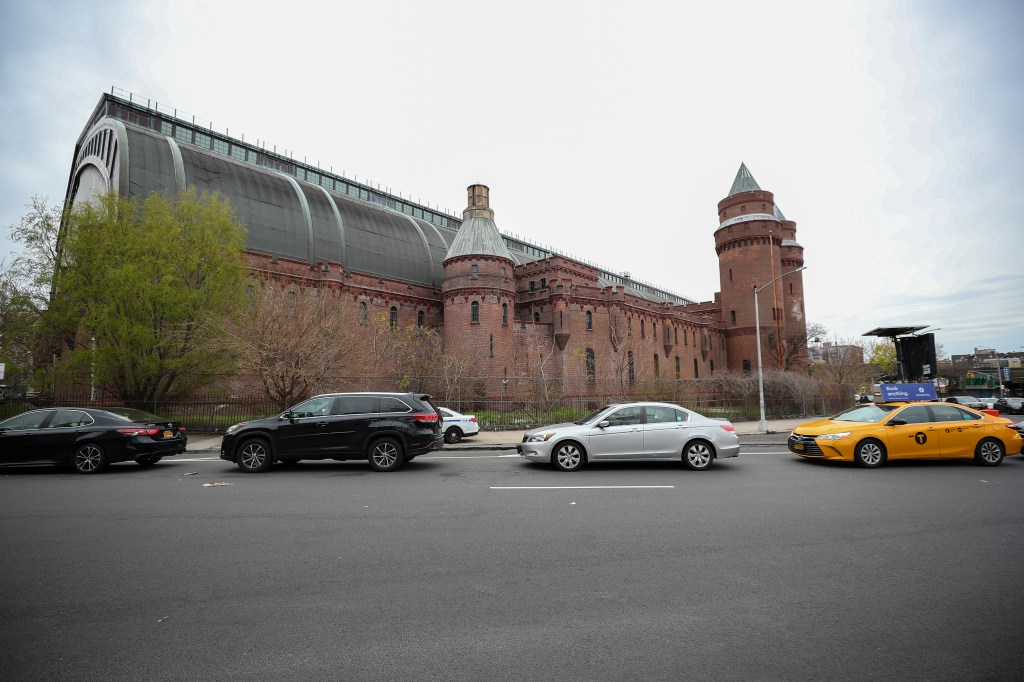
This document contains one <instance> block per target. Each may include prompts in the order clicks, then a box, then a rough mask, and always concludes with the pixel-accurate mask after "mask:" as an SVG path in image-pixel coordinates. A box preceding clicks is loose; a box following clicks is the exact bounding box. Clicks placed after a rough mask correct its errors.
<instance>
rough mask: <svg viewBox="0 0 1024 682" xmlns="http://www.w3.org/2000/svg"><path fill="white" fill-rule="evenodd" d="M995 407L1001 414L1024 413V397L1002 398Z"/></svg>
mask: <svg viewBox="0 0 1024 682" xmlns="http://www.w3.org/2000/svg"><path fill="white" fill-rule="evenodd" d="M993 407H995V408H996V409H997V410H999V414H1024V398H1000V399H999V400H997V401H996V402H995V404H994V405H993Z"/></svg>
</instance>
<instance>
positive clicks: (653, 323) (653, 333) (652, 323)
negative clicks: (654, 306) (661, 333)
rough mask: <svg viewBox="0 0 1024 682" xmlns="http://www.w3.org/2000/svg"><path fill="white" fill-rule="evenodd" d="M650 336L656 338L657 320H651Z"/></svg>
mask: <svg viewBox="0 0 1024 682" xmlns="http://www.w3.org/2000/svg"><path fill="white" fill-rule="evenodd" d="M651 338H653V339H654V340H655V341H657V340H658V323H657V322H651Z"/></svg>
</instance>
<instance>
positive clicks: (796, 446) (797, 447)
mask: <svg viewBox="0 0 1024 682" xmlns="http://www.w3.org/2000/svg"><path fill="white" fill-rule="evenodd" d="M793 449H794V450H803V449H804V444H803V443H793Z"/></svg>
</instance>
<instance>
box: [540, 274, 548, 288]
mask: <svg viewBox="0 0 1024 682" xmlns="http://www.w3.org/2000/svg"><path fill="white" fill-rule="evenodd" d="M540 288H541V289H547V288H548V278H547V277H541V278H540Z"/></svg>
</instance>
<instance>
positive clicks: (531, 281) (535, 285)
mask: <svg viewBox="0 0 1024 682" xmlns="http://www.w3.org/2000/svg"><path fill="white" fill-rule="evenodd" d="M536 290H537V283H536V282H535V281H533V280H532V279H531V280H530V293H531V294H532V293H533V292H535V291H536Z"/></svg>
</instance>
